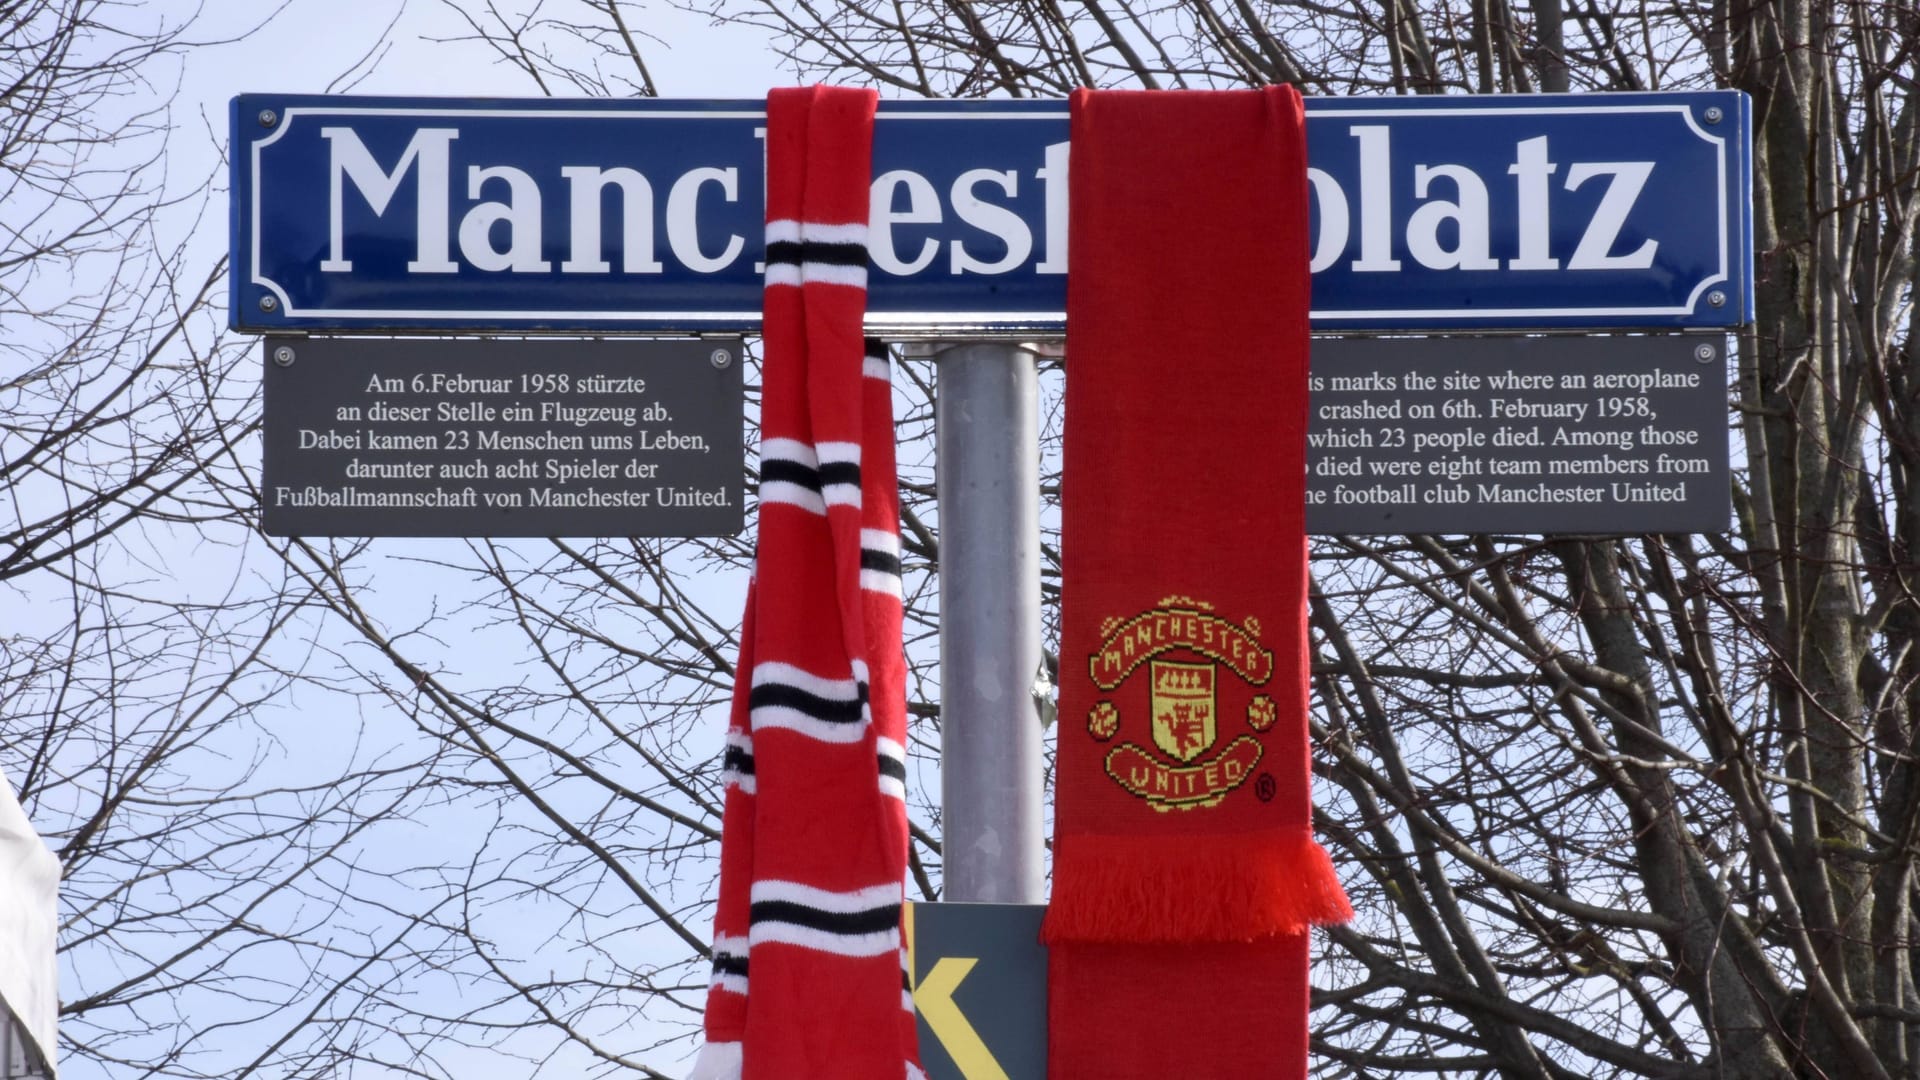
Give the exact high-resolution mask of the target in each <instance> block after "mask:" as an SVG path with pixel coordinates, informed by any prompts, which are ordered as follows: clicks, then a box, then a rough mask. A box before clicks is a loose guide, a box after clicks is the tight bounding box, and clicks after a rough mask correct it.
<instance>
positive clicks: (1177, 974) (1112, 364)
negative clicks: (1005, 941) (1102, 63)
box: [1043, 87, 1352, 1080]
mask: <svg viewBox="0 0 1920 1080" xmlns="http://www.w3.org/2000/svg"><path fill="white" fill-rule="evenodd" d="M1303 119H1304V118H1303V113H1302V108H1301V102H1300V95H1299V94H1298V93H1297V92H1295V91H1294V90H1292V89H1290V88H1285V87H1272V88H1268V89H1265V90H1258V91H1226V92H1152V91H1149V92H1128V91H1091V92H1090V91H1084V90H1083V91H1080V92H1078V93H1076V94H1075V95H1074V97H1073V128H1072V140H1073V143H1072V151H1071V153H1072V157H1071V166H1070V178H1071V179H1070V183H1071V202H1070V204H1069V205H1070V219H1069V220H1070V224H1071V232H1070V241H1069V242H1070V244H1071V256H1070V260H1071V263H1072V266H1073V270H1072V272H1071V273H1070V274H1069V276H1068V282H1067V327H1068V337H1067V398H1066V452H1065V474H1064V475H1065V480H1064V484H1065V488H1064V491H1063V498H1062V511H1061V513H1062V536H1061V546H1062V558H1063V569H1064V582H1065V586H1064V592H1063V609H1062V616H1061V618H1062V628H1061V647H1060V668H1061V694H1060V697H1061V702H1060V704H1061V708H1060V736H1059V739H1060V742H1059V756H1058V764H1057V773H1056V783H1057V787H1056V792H1057V794H1056V798H1057V802H1056V810H1055V832H1054V864H1053V865H1054V877H1053V901H1052V904H1051V906H1050V908H1049V911H1048V914H1047V920H1046V924H1045V930H1044V934H1043V937H1044V938H1045V940H1046V941H1047V943H1048V944H1049V946H1050V953H1049V964H1050V968H1051V971H1050V975H1049V995H1050V1006H1049V1060H1050V1066H1049V1072H1050V1075H1051V1076H1053V1077H1055V1078H1057V1080H1084V1078H1088V1077H1101V1078H1102V1080H1126V1078H1133V1077H1139V1078H1143V1080H1144V1078H1150V1077H1151V1078H1161V1077H1175V1076H1177V1077H1181V1078H1183V1080H1215V1078H1226V1077H1262V1078H1266V1077H1298V1076H1304V1075H1305V1074H1306V1018H1307V1007H1308V988H1307V965H1306V959H1307V952H1306V930H1307V927H1308V926H1310V925H1313V924H1317V923H1328V922H1337V921H1342V920H1344V919H1347V918H1349V917H1351V914H1352V912H1351V910H1350V909H1349V908H1348V906H1347V901H1346V897H1345V895H1344V894H1343V893H1342V891H1341V889H1340V884H1339V879H1338V877H1337V876H1336V875H1335V873H1334V871H1333V867H1332V865H1331V863H1330V862H1329V861H1328V859H1327V856H1326V854H1325V852H1323V851H1322V850H1321V849H1320V847H1319V846H1318V845H1317V844H1316V843H1315V842H1314V840H1313V836H1312V806H1311V804H1310V801H1309V785H1308V779H1309V760H1308V747H1307V692H1308V691H1307V675H1308V667H1307V649H1308V644H1307V633H1306V609H1307V555H1306V531H1305V525H1304V511H1305V502H1304V499H1305V478H1306V465H1305V450H1306V447H1305V430H1306V401H1307V395H1306V375H1307V312H1308V292H1309V280H1310V279H1309V272H1308V265H1307V264H1308V246H1307V174H1306V140H1305V128H1304V122H1303Z"/></svg>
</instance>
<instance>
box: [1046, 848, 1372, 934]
mask: <svg viewBox="0 0 1920 1080" xmlns="http://www.w3.org/2000/svg"><path fill="white" fill-rule="evenodd" d="M1053 870H1054V873H1053V900H1052V903H1051V904H1050V905H1049V906H1048V908H1047V918H1046V922H1045V923H1044V924H1043V925H1042V927H1041V931H1040V939H1041V940H1042V941H1043V942H1045V943H1047V944H1049V945H1054V944H1063V943H1067V942H1095V943H1097V942H1131V943H1140V942H1197V941H1253V940H1255V939H1258V938H1264V937H1273V936H1277V935H1287V934H1300V933H1304V932H1305V931H1306V929H1307V928H1308V927H1309V926H1327V925H1332V924H1336V923H1344V922H1346V921H1348V920H1349V919H1351V918H1353V907H1352V906H1351V905H1350V904H1349V903H1348V902H1347V894H1346V891H1345V890H1343V889H1342V888H1341V887H1340V876H1339V874H1338V873H1337V872H1336V871H1335V870H1334V868H1333V860H1331V859H1329V858H1328V857H1327V853H1326V851H1325V850H1324V849H1322V848H1321V847H1320V845H1319V844H1317V843H1315V842H1314V839H1313V836H1312V834H1311V832H1310V830H1309V829H1308V828H1307V827H1305V826H1300V827H1296V828H1288V829H1276V830H1272V831H1269V832H1261V833H1238V834H1225V835H1221V834H1195V835H1188V836H1161V837H1150V838H1149V837H1139V836H1106V835H1097V834H1087V835H1081V836H1072V837H1063V838H1061V841H1060V842H1057V843H1056V845H1055V850H1054V857H1053Z"/></svg>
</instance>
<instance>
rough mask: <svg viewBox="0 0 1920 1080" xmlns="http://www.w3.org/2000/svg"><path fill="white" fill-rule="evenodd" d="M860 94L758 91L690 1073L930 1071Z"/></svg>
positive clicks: (770, 1075) (729, 1078) (868, 131)
mask: <svg viewBox="0 0 1920 1080" xmlns="http://www.w3.org/2000/svg"><path fill="white" fill-rule="evenodd" d="M874 104H875V95H874V94H873V93H872V92H871V91H857V90H842V89H827V88H822V87H812V88H806V89H794V90H776V91H774V92H773V93H772V94H771V95H769V97H768V99H767V245H766V266H767V269H766V298H765V303H766V310H765V328H764V340H765V358H764V368H763V373H762V397H761V439H760V490H759V494H760V505H759V541H758V546H757V549H756V553H755V570H754V580H753V583H752V585H751V587H750V590H749V594H748V599H747V611H746V616H745V618H744V620H743V623H742V626H741V647H740V663H739V666H738V668H737V669H736V672H735V684H734V694H733V708H732V714H731V717H730V720H729V724H728V730H727V744H726V754H725V760H724V775H725V779H726V805H725V810H724V818H723V826H722V827H723V834H722V841H721V855H720V897H719V903H718V908H717V911H716V914H715V918H714V940H713V980H712V984H711V987H710V989H709V991H708V996H707V1012H706V1024H705V1026H706V1036H707V1045H706V1046H705V1048H704V1049H703V1050H702V1052H701V1056H700V1058H699V1060H698V1061H697V1062H696V1064H695V1068H694V1072H693V1078H694V1080H734V1078H742V1080H804V1078H808V1077H832V1078H834V1080H902V1077H907V1078H914V1077H918V1076H920V1075H921V1074H920V1070H919V1068H918V1065H917V1057H918V1055H917V1053H916V1048H915V1029H914V1019H913V1013H912V1001H911V999H910V998H909V997H908V996H907V995H906V993H905V990H904V988H903V975H902V973H903V965H904V963H905V952H904V947H903V939H902V937H901V931H900V914H901V899H902V890H901V883H902V881H903V879H904V877H905V873H906V858H907V817H906V807H905V803H904V799H905V780H906V751H905V742H906V683H905V676H906V666H905V658H904V655H903V652H902V647H901V595H900V554H899V553H900V541H899V501H898V492H897V488H896V479H895V471H894V444H893V438H894V435H893V416H892V397H891V394H892V384H891V380H890V376H889V371H888V364H887V359H886V350H885V348H884V347H883V346H880V345H879V344H878V343H877V342H863V340H862V338H861V322H862V319H863V317H864V314H865V310H866V267H867V255H866V229H867V226H866V222H867V185H868V172H869V169H870V161H871V153H872V133H873V113H874Z"/></svg>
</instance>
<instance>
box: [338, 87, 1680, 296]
mask: <svg viewBox="0 0 1920 1080" xmlns="http://www.w3.org/2000/svg"><path fill="white" fill-rule="evenodd" d="M320 133H321V136H322V137H323V138H324V139H325V140H326V142H327V144H328V156H329V163H328V170H329V187H328V200H329V201H328V213H329V215H330V216H329V234H328V239H329V243H328V248H327V257H326V258H325V259H323V260H322V261H321V263H320V269H321V270H322V271H323V272H326V273H330V274H345V273H351V272H352V270H353V260H352V259H351V258H350V257H349V255H350V253H349V252H348V251H347V240H346V236H345V225H344V218H345V208H346V203H347V192H348V190H349V189H352V190H353V191H354V192H356V193H357V197H358V198H359V199H360V200H362V201H363V202H364V203H365V205H366V206H367V208H368V209H370V210H371V211H372V212H373V214H374V215H375V216H376V217H384V216H386V215H388V214H389V213H399V212H400V211H395V210H394V209H393V203H394V200H395V197H396V196H397V195H398V193H399V191H400V188H401V186H402V185H403V184H404V183H405V182H406V181H407V180H408V178H409V177H411V178H412V181H413V184H414V200H413V201H414V206H413V208H412V211H413V219H414V220H413V228H414V255H413V258H412V260H411V261H409V262H408V263H407V264H406V268H407V271H408V272H409V273H412V274H451V273H457V272H458V271H459V270H460V269H461V267H462V265H466V266H471V267H473V268H475V269H478V270H482V271H488V272H498V273H512V274H535V273H551V272H552V271H553V270H554V262H553V261H552V260H550V259H548V258H546V257H545V255H544V253H545V250H546V249H545V247H544V237H543V236H542V228H543V224H542V223H543V218H542V213H541V210H542V204H543V199H546V198H562V199H565V200H566V202H565V205H566V207H567V215H566V219H567V231H568V234H567V247H566V257H565V259H564V260H562V261H560V262H559V265H558V269H559V272H560V273H563V274H569V275H575V274H611V273H616V272H617V273H622V274H659V273H662V272H663V271H664V270H665V269H666V267H665V265H664V263H663V262H662V259H661V257H660V256H661V251H660V242H661V241H662V240H664V242H665V248H666V251H667V252H668V253H670V254H671V255H672V257H673V259H674V260H675V261H676V262H677V263H678V264H679V265H680V266H684V267H685V268H687V269H688V270H691V271H693V272H695V273H699V274H715V273H719V272H721V271H723V270H726V269H727V268H729V267H732V266H734V265H735V264H736V263H737V262H738V260H739V259H740V257H741V255H742V254H743V253H744V252H745V250H746V246H747V239H746V237H744V236H741V235H740V234H738V233H728V234H726V235H725V237H724V239H718V243H717V249H715V244H716V239H717V238H716V237H715V236H714V235H713V234H712V232H711V230H710V231H709V232H708V234H707V235H705V236H704V237H703V235H702V232H701V229H700V221H701V213H700V211H701V207H702V206H711V205H712V204H713V203H714V202H716V201H720V202H727V203H737V202H739V200H740V173H741V170H740V168H739V167H737V166H725V167H720V166H700V167H695V168H691V169H688V170H686V171H685V172H684V173H682V174H681V175H679V176H677V177H674V178H673V179H672V182H671V183H667V182H666V178H665V177H658V176H656V177H649V176H647V175H645V174H644V173H642V172H640V171H639V170H637V169H634V168H629V167H624V166H607V165H585V164H569V165H562V166H560V167H559V168H558V170H557V172H558V177H557V179H558V180H559V181H562V183H556V184H554V186H553V187H552V188H551V189H549V188H546V187H544V186H543V185H544V184H545V183H547V182H548V180H547V178H546V177H544V176H539V175H535V174H533V173H529V172H527V171H525V170H522V169H519V168H515V167H513V166H509V165H479V164H474V165H468V166H466V175H465V180H466V183H465V185H464V187H463V188H462V191H463V192H464V195H465V198H466V200H467V204H466V206H465V207H464V209H462V208H460V207H456V206H455V205H454V198H455V196H456V194H457V193H456V191H455V190H454V184H455V182H456V180H455V175H454V170H453V162H452V157H453V148H454V143H455V142H456V141H457V140H458V139H459V138H460V131H459V129H458V128H419V129H416V130H415V131H414V132H413V133H412V135H411V137H410V138H409V140H408V142H407V144H406V146H405V148H404V149H403V150H402V151H401V152H400V154H399V156H398V158H397V159H396V160H394V161H393V163H392V164H391V166H386V165H383V164H381V162H380V161H378V160H376V159H375V157H374V155H373V153H372V152H371V151H370V150H369V149H368V148H367V146H366V144H365V143H364V142H363V141H362V140H361V137H360V135H359V134H358V133H356V132H355V130H354V129H352V128H350V127H323V128H322V129H321V132H320ZM1347 135H1348V136H1349V137H1351V138H1352V140H1353V142H1352V143H1351V144H1349V145H1351V146H1352V147H1353V150H1354V154H1355V160H1354V164H1355V165H1357V168H1356V169H1354V170H1353V171H1352V174H1351V175H1352V176H1353V177H1354V178H1355V179H1354V180H1353V182H1352V187H1351V190H1349V189H1348V188H1347V187H1343V186H1342V184H1341V182H1340V180H1338V179H1336V178H1335V175H1334V173H1333V172H1330V171H1328V170H1327V169H1325V168H1320V167H1314V168H1309V169H1308V170H1307V179H1308V182H1309V184H1308V186H1309V191H1310V197H1311V198H1312V199H1313V203H1314V206H1315V208H1316V210H1317V211H1318V221H1319V230H1318V234H1317V236H1316V237H1315V238H1314V242H1313V250H1312V252H1311V264H1310V265H1311V269H1312V271H1313V272H1315V273H1319V272H1321V271H1324V270H1328V269H1331V268H1333V267H1334V266H1336V265H1339V264H1340V263H1342V262H1343V261H1344V262H1345V263H1346V265H1347V267H1348V268H1349V269H1350V270H1352V271H1355V272H1359V273H1394V272H1398V271H1401V270H1402V269H1403V268H1404V267H1405V266H1406V265H1407V259H1411V260H1412V262H1413V263H1414V264H1417V265H1418V266H1419V267H1421V268H1424V269H1427V270H1441V271H1445V270H1472V271H1496V270H1500V269H1503V268H1504V269H1507V270H1522V271H1539V270H1552V271H1558V270H1562V269H1565V270H1567V271H1587V270H1613V271H1633V270H1645V269H1648V268H1649V267H1651V266H1652V265H1653V263H1654V259H1655V256H1656V254H1657V253H1658V250H1659V246H1660V244H1659V241H1658V240H1656V239H1654V238H1651V237H1646V236H1643V235H1642V236H1636V235H1635V233H1634V230H1633V229H1631V228H1630V227H1629V219H1630V217H1631V215H1632V213H1633V210H1634V208H1635V207H1636V205H1637V204H1638V202H1639V199H1640V195H1641V193H1642V192H1643V191H1645V190H1646V187H1647V183H1648V181H1649V179H1650V178H1651V177H1652V175H1653V170H1654V165H1655V163H1654V162H1652V161H1574V162H1557V161H1555V160H1554V159H1553V156H1552V151H1551V148H1550V147H1549V145H1548V141H1547V137H1546V136H1544V135H1540V136H1535V137H1532V138H1527V139H1520V140H1517V141H1516V142H1515V143H1514V144H1513V157H1512V160H1511V164H1509V165H1507V166H1506V170H1505V171H1506V175H1507V177H1510V178H1511V179H1506V178H1497V180H1496V181H1492V182H1490V180H1489V177H1487V176H1486V175H1483V174H1482V173H1481V172H1480V171H1477V170H1476V169H1474V168H1473V167H1471V166H1469V165H1465V164H1461V163H1458V162H1412V163H1407V164H1408V166H1409V167H1408V168H1407V171H1405V172H1396V171H1395V161H1394V146H1393V139H1392V135H1393V128H1392V127H1390V126H1388V125H1384V124H1353V125H1350V126H1348V128H1347ZM1068 162H1069V144H1067V143H1065V142H1058V143H1053V144H1051V145H1049V146H1047V147H1046V148H1045V150H1044V154H1043V158H1042V161H1041V163H1040V165H1039V167H1038V168H1035V169H1032V170H1031V171H1030V172H1024V174H1023V170H1021V169H1015V168H975V169H969V170H966V171H964V172H961V173H960V174H959V175H958V176H956V177H955V178H954V179H953V181H952V183H951V184H950V185H948V186H947V188H946V190H945V191H944V192H943V191H941V190H940V188H939V187H937V186H936V185H935V183H934V181H933V180H932V179H930V178H929V177H928V176H926V175H923V174H921V173H919V172H915V171H912V170H908V169H895V170H891V171H889V172H885V173H882V174H881V175H880V176H878V177H876V178H875V179H874V180H873V183H872V186H871V189H870V196H869V200H870V201H869V233H868V253H869V257H870V258H871V259H872V262H873V265H874V266H875V267H876V268H878V269H879V270H880V271H882V272H884V273H887V274H890V275H894V276H898V277H910V276H916V275H923V274H926V273H929V272H931V273H935V274H938V273H942V272H943V271H944V273H946V274H947V275H950V276H955V277H958V276H965V275H987V276H991V275H1002V274H1008V273H1012V272H1015V271H1019V270H1022V269H1029V268H1030V269H1031V272H1033V273H1038V274H1064V273H1066V270H1067V192H1068V177H1067V171H1068ZM1494 168H1498V166H1494ZM542 171H544V170H542ZM1029 179H1031V181H1033V182H1034V183H1032V184H1029V185H1028V186H1027V187H1026V189H1025V190H1024V196H1025V197H1024V199H1023V197H1022V196H1023V189H1022V186H1021V185H1022V181H1025V180H1029ZM1556 181H1557V183H1556ZM942 182H944V180H943V181H942ZM1036 184H1037V188H1038V190H1037V192H1036V190H1035V185H1036ZM1595 189H1597V190H1598V193H1599V194H1598V201H1597V203H1596V202H1595V200H1594V196H1593V194H1592V192H1593V190H1595ZM662 192H663V193H664V206H660V205H659V202H660V201H661V200H660V198H659V196H660V193H662ZM1563 192H1583V193H1585V194H1584V196H1583V197H1582V198H1580V199H1579V200H1578V202H1576V203H1575V204H1574V206H1575V207H1579V206H1591V207H1592V210H1591V211H1590V213H1589V214H1588V217H1587V220H1586V222H1585V223H1584V225H1583V227H1582V228H1581V231H1580V233H1579V239H1578V240H1577V242H1575V244H1574V245H1573V250H1572V251H1570V252H1569V251H1559V252H1556V251H1554V250H1552V244H1553V232H1552V228H1551V226H1552V223H1553V220H1554V216H1555V214H1566V213H1568V212H1570V211H1569V209H1568V206H1567V205H1566V202H1565V200H1566V198H1567V197H1566V196H1565V195H1564V194H1562V193H1563ZM1036 194H1037V195H1038V200H1037V201H1038V203H1039V206H1038V207H1037V208H1036V207H1034V206H1033V203H1034V202H1035V201H1036V200H1035V196H1036ZM1396 195H1398V198H1399V200H1400V209H1401V210H1402V213H1401V214H1396V213H1395V207H1396ZM1409 197H1410V198H1411V200H1412V202H1413V205H1412V206H1411V208H1410V210H1409V208H1408V207H1407V205H1406V200H1407V199H1408V198H1409ZM1033 209H1038V211H1039V215H1038V217H1037V218H1036V217H1035V215H1034V214H1033V213H1032V212H1031V211H1032V210H1033ZM610 210H611V216H612V217H613V218H614V219H615V221H609V220H608V218H609V212H610ZM656 210H659V211H662V213H661V214H660V216H659V217H658V218H656ZM1572 212H1576V213H1577V212H1578V210H1577V209H1575V210H1573V211H1572ZM1496 221H1497V222H1498V224H1500V225H1501V226H1502V233H1503V235H1506V234H1508V233H1509V232H1510V234H1511V235H1512V236H1513V237H1514V240H1513V241H1512V243H1513V244H1514V247H1513V249H1512V250H1511V251H1510V252H1507V253H1503V254H1505V255H1506V258H1505V259H1504V261H1503V260H1502V259H1501V258H1500V257H1497V256H1496V255H1495V254H1494V252H1493V235H1494V226H1495V224H1496ZM616 223H617V224H616ZM955 224H957V225H959V226H964V231H962V232H961V233H960V234H958V235H956V234H955V231H954V226H955ZM657 226H661V227H659V228H658V229H657ZM616 227H617V228H618V230H619V232H618V234H617V239H616V240H615V242H617V243H618V245H619V251H620V265H619V267H618V268H617V270H616V268H615V267H614V265H613V263H612V262H611V261H610V260H609V258H608V251H607V244H608V242H609V239H610V235H609V234H610V230H611V229H613V228H616ZM1636 239H1637V241H1638V243H1637V244H1636V243H1634V241H1635V240H1636ZM703 241H704V243H705V244H706V245H707V247H703V246H702V243H703ZM1623 246H1630V247H1631V249H1630V250H1625V251H1620V250H1616V249H1618V248H1620V247H1623ZM943 247H944V249H945V254H946V260H945V266H944V268H943V269H936V264H937V263H938V262H939V261H940V256H941V254H942V249H943Z"/></svg>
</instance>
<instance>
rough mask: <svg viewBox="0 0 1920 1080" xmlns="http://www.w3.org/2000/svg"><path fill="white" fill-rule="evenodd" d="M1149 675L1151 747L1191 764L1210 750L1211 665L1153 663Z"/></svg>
mask: <svg viewBox="0 0 1920 1080" xmlns="http://www.w3.org/2000/svg"><path fill="white" fill-rule="evenodd" d="M1152 671H1153V743H1154V745H1155V746H1158V747H1159V748H1160V749H1162V750H1164V751H1166V753H1167V754H1168V755H1169V756H1171V757H1172V758H1174V760H1176V761H1183V762H1185V761H1192V760H1193V759H1194V758H1196V757H1199V756H1200V755H1201V754H1202V753H1204V752H1205V751H1206V750H1207V749H1208V748H1210V747H1212V746H1213V741H1214V738H1215V736H1216V734H1217V729H1216V727H1215V724H1214V700H1213V699H1214V693H1213V691H1214V676H1215V674H1216V670H1215V668H1214V666H1213V665H1212V664H1183V663H1179V662H1176V661H1172V660H1155V661H1153V662H1152Z"/></svg>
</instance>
